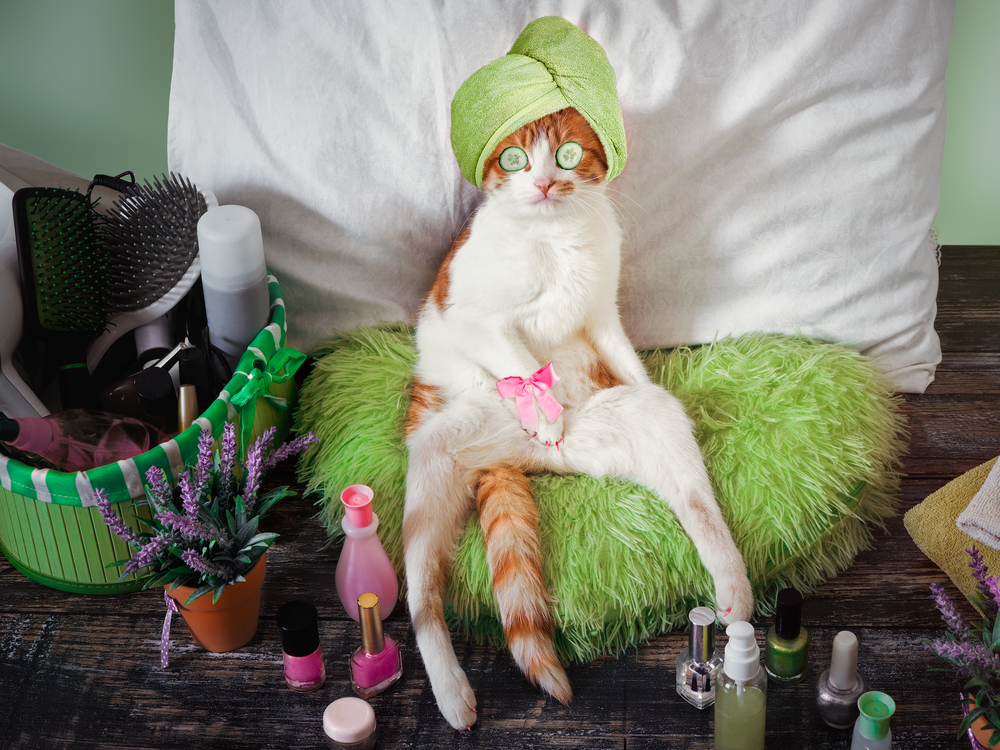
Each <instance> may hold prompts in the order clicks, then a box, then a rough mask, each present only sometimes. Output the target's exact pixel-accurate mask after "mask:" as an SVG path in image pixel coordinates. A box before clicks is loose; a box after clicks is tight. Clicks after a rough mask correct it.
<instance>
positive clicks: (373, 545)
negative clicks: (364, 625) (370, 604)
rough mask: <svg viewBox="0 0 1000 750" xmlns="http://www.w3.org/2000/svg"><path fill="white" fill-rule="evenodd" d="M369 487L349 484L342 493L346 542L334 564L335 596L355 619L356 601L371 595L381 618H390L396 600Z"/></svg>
mask: <svg viewBox="0 0 1000 750" xmlns="http://www.w3.org/2000/svg"><path fill="white" fill-rule="evenodd" d="M374 496H375V493H374V492H372V489H371V487H367V486H365V485H363V484H352V485H351V486H350V487H348V488H347V489H346V490H344V491H343V492H342V493H340V501H341V502H342V503H343V504H344V519H343V521H342V522H341V527H342V528H343V529H344V534H346V538H345V539H344V548H343V549H342V550H341V551H340V560H338V561H337V578H336V581H337V596H339V597H340V602H341V604H343V605H344V610H345V611H346V612H347V614H348V615H349V616H350V617H351V618H353V619H355V620H357V619H358V597H359V596H361V595H362V594H364V593H367V592H372V593H373V594H375V595H377V596H378V598H379V601H380V602H381V605H382V610H381V611H382V617H383V618H386V617H388V616H389V615H390V614H392V610H393V607H395V606H396V598H397V597H398V596H399V582H398V581H397V580H396V571H395V570H394V569H393V567H392V561H390V560H389V556H388V555H387V554H386V553H385V549H384V548H383V547H382V542H381V541H379V538H378V516H377V515H375V514H374V513H373V512H372V498H374Z"/></svg>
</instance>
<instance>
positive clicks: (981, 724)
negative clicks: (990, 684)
mask: <svg viewBox="0 0 1000 750" xmlns="http://www.w3.org/2000/svg"><path fill="white" fill-rule="evenodd" d="M968 697H969V698H971V697H972V696H971V695H970V696H968ZM963 705H964V709H963V713H964V714H966V715H968V713H969V706H968V704H967V703H966V704H963ZM969 732H971V733H972V736H973V738H974V742H975V743H976V744H973V746H972V747H973V750H979V748H984V749H985V750H991V749H992V748H995V747H1000V745H998V744H993V745H991V744H990V735H991V734H993V728H992V727H990V726H987V724H986V719H984V718H983V717H982V716H980V717H979V718H978V719H976V720H975V721H974V722H972V727H971V728H970V729H969Z"/></svg>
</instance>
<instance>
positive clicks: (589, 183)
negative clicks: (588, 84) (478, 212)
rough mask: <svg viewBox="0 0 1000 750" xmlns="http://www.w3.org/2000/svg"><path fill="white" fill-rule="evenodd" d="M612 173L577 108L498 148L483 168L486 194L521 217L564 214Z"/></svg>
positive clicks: (512, 137)
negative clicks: (609, 171) (560, 212)
mask: <svg viewBox="0 0 1000 750" xmlns="http://www.w3.org/2000/svg"><path fill="white" fill-rule="evenodd" d="M607 172H608V162H607V158H606V157H605V155H604V148H603V147H602V146H601V141H600V139H599V138H598V137H597V134H596V133H595V132H594V129H593V128H591V127H590V124H589V123H588V122H587V121H586V120H585V119H584V117H583V115H581V114H580V113H579V112H577V111H576V110H575V109H573V108H568V109H563V110H560V111H558V112H554V113H553V114H551V115H546V116H545V117H541V118H539V119H537V120H535V121H534V122H530V123H528V124H527V125H525V126H524V127H522V128H520V129H519V130H516V131H515V132H513V133H511V134H510V135H509V136H507V137H506V138H504V139H503V140H502V141H500V143H499V144H497V147H496V148H495V149H493V153H492V154H490V157H489V158H488V159H487V160H486V163H485V164H484V165H483V190H484V191H485V192H486V193H487V194H488V195H489V196H490V198H491V200H497V199H499V200H501V201H502V202H503V203H504V204H505V207H507V208H509V209H512V210H514V211H515V212H517V213H521V214H527V215H531V214H545V213H550V212H559V211H562V210H566V208H567V207H571V206H572V205H573V204H574V200H573V197H574V196H577V197H579V196H581V195H582V194H584V193H585V192H586V191H589V190H595V189H600V188H601V186H603V185H604V182H605V177H606V176H607Z"/></svg>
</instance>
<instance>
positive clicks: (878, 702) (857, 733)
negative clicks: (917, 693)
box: [851, 690, 896, 750]
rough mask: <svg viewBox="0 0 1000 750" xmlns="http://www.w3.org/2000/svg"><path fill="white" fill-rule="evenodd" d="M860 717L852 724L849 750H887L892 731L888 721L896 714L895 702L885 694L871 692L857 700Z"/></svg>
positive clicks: (890, 742) (889, 745) (890, 745)
mask: <svg viewBox="0 0 1000 750" xmlns="http://www.w3.org/2000/svg"><path fill="white" fill-rule="evenodd" d="M858 709H859V710H860V711H861V715H860V716H858V720H857V721H856V722H854V737H853V739H852V740H851V750H889V749H890V748H891V747H892V730H891V729H890V728H889V719H890V717H891V716H892V715H893V714H894V713H896V702H895V701H894V700H893V699H892V698H890V697H889V696H888V695H886V694H885V693H880V692H878V691H877V690H872V691H870V692H868V693H865V694H864V695H862V696H861V697H860V698H858Z"/></svg>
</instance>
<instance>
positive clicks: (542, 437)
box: [532, 414, 564, 449]
mask: <svg viewBox="0 0 1000 750" xmlns="http://www.w3.org/2000/svg"><path fill="white" fill-rule="evenodd" d="M532 437H533V438H534V439H535V440H537V441H538V442H539V443H541V444H542V445H545V446H548V447H549V448H556V449H559V448H561V447H562V444H563V440H564V438H563V418H562V415H561V414H560V415H559V416H558V417H556V421H555V422H553V423H552V424H549V422H548V420H547V419H545V417H542V418H540V419H539V420H538V430H537V432H535V433H534V434H533V435H532Z"/></svg>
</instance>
